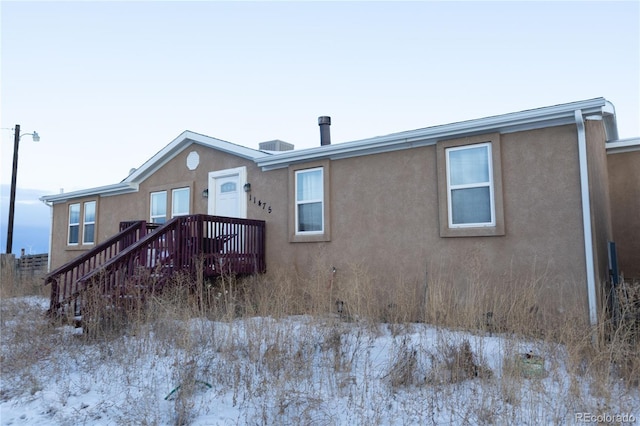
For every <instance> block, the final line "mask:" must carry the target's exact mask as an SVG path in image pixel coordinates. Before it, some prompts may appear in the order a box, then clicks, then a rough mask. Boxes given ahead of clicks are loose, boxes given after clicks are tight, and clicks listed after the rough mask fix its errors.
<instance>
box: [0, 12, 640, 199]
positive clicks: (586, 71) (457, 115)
mask: <svg viewBox="0 0 640 426" xmlns="http://www.w3.org/2000/svg"><path fill="white" fill-rule="evenodd" d="M1 14H2V15H1V28H2V29H1V35H2V45H1V52H2V54H1V60H2V64H1V72H2V74H1V84H2V87H1V89H2V90H1V112H2V116H1V124H2V126H1V127H3V128H9V129H11V128H13V127H14V125H15V124H20V125H21V126H22V132H23V133H30V132H32V131H34V130H36V131H37V132H38V133H39V134H40V137H41V140H40V142H38V143H34V142H32V140H31V137H30V136H24V137H23V138H22V140H21V146H20V166H19V176H18V187H20V188H30V189H36V190H38V191H40V192H41V194H42V195H45V194H52V193H58V192H59V191H60V189H61V188H64V190H65V191H73V190H77V189H84V188H90V187H95V186H101V185H108V184H113V183H117V182H119V181H121V180H122V179H124V178H125V177H126V176H127V174H128V171H129V170H130V169H131V168H132V167H139V166H140V165H141V164H142V163H144V161H146V160H147V159H148V158H150V157H151V156H152V155H153V154H155V153H156V152H157V151H158V150H160V149H161V148H163V147H164V146H165V145H167V144H168V143H170V142H171V141H172V140H173V139H174V138H175V137H177V136H178V135H179V134H180V133H181V132H182V131H184V130H192V131H194V132H197V133H202V134H206V135H209V136H213V137H217V138H220V139H223V140H227V141H230V142H234V143H237V144H241V145H245V146H248V147H251V148H257V146H258V143H259V142H261V141H266V140H272V139H282V140H285V141H287V142H290V143H293V144H295V145H296V148H308V147H313V146H317V145H318V144H319V130H318V124H317V117H318V116H320V115H329V116H331V117H332V126H331V132H332V142H333V143H340V142H344V141H350V140H357V139H363V138H368V137H373V136H378V135H383V134H388V133H393V132H398V131H404V130H411V129H417V128H421V127H428V126H433V125H438V124H446V123H452V122H457V121H462V120H467V119H473V118H481V117H487V116H491V115H496V114H503V113H509V112H514V111H521V110H525V109H530V108H537V107H542V106H549V105H555V104H558V103H565V102H572V101H577V100H584V99H590V98H594V97H600V96H601V97H605V98H606V99H608V100H610V101H611V102H612V103H613V104H614V105H615V107H616V111H617V119H618V126H619V132H620V137H622V138H625V137H626V138H628V137H635V136H640V126H639V117H640V109H639V105H640V85H639V80H640V77H639V75H640V64H639V63H640V60H639V56H640V53H639V52H640V45H639V41H640V29H639V25H640V11H639V2H637V1H628V2H566V3H561V2H534V3H524V2H496V3H488V2H471V3H466V2H447V3H444V2H404V3H399V2H392V3H391V2H389V3H387V2H350V3H343V2H205V1H200V2H151V1H145V2H7V1H2V3H1ZM1 133H2V184H5V185H7V184H8V183H9V182H10V177H11V155H12V149H13V133H12V131H11V130H2V132H1ZM38 191H36V192H30V193H29V194H34V193H36V194H37V193H38ZM25 194H26V192H25ZM2 195H3V205H2V209H3V212H4V210H5V209H6V203H5V202H4V200H6V199H7V198H6V194H5V193H3V194H2ZM30 196H33V195H30Z"/></svg>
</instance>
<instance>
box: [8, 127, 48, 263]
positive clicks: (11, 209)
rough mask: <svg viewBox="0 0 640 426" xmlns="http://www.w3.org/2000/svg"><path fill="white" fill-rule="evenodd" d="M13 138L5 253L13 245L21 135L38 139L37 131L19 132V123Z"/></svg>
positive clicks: (9, 251)
mask: <svg viewBox="0 0 640 426" xmlns="http://www.w3.org/2000/svg"><path fill="white" fill-rule="evenodd" d="M14 130H15V133H14V139H13V172H12V174H11V196H10V198H9V224H8V227H7V254H11V248H12V247H11V246H12V245H13V216H14V212H15V207H16V179H17V177H18V147H19V145H20V138H21V137H22V136H27V135H31V137H32V138H33V141H34V142H39V141H40V136H38V132H33V133H25V134H22V135H21V134H20V125H19V124H16V127H15V129H14Z"/></svg>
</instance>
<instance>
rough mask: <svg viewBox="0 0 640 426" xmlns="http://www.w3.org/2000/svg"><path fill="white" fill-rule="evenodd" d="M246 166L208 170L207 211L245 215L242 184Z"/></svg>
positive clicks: (238, 215) (236, 215) (218, 213)
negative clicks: (214, 170)
mask: <svg viewBox="0 0 640 426" xmlns="http://www.w3.org/2000/svg"><path fill="white" fill-rule="evenodd" d="M246 181H247V169H246V167H238V168H235V169H226V170H220V171H216V172H209V187H208V189H209V206H208V213H209V214H210V215H214V216H227V217H238V218H246V217H247V200H246V197H245V194H244V189H243V187H244V184H245V183H246Z"/></svg>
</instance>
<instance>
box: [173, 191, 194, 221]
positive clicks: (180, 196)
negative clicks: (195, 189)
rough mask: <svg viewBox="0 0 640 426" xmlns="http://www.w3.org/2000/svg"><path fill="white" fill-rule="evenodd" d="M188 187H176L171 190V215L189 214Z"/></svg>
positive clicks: (189, 199)
mask: <svg viewBox="0 0 640 426" xmlns="http://www.w3.org/2000/svg"><path fill="white" fill-rule="evenodd" d="M190 194H191V191H190V190H189V188H188V187H187V188H177V189H173V190H172V191H171V217H176V216H185V215H188V214H189V204H190V201H191V197H190Z"/></svg>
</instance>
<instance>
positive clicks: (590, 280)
mask: <svg viewBox="0 0 640 426" xmlns="http://www.w3.org/2000/svg"><path fill="white" fill-rule="evenodd" d="M575 120H576V127H577V128H578V160H579V164H580V193H581V198H582V226H583V231H584V232H583V233H584V260H585V265H586V273H587V299H588V302H589V322H590V323H591V325H592V326H594V325H597V324H598V310H597V306H596V277H595V268H594V265H593V235H592V233H591V200H590V198H589V169H588V168H587V166H588V165H587V136H586V133H585V128H584V120H583V118H582V111H581V110H579V109H577V110H576V111H575Z"/></svg>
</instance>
